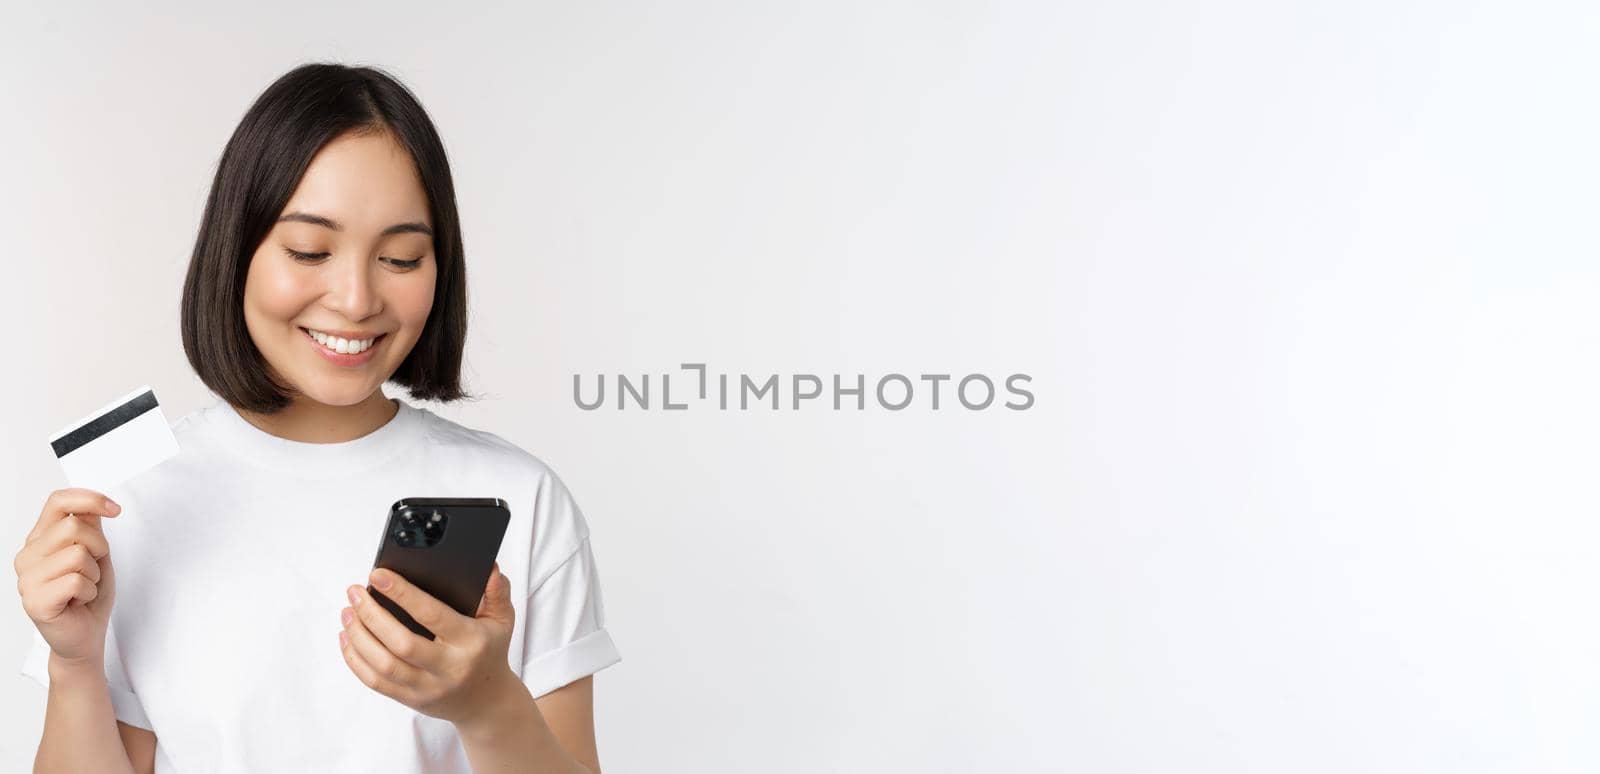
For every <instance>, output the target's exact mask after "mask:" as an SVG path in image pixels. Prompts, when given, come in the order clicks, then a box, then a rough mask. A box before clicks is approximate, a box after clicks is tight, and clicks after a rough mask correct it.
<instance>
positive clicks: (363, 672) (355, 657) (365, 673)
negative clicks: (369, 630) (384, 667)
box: [339, 629, 399, 701]
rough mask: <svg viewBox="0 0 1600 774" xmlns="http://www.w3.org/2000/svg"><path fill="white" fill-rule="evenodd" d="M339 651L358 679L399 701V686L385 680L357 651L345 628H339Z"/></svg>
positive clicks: (363, 683)
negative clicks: (397, 694)
mask: <svg viewBox="0 0 1600 774" xmlns="http://www.w3.org/2000/svg"><path fill="white" fill-rule="evenodd" d="M339 653H340V654H341V655H343V656H344V664H345V666H347V667H349V668H350V671H351V672H354V673H355V675H356V679H358V680H360V681H361V684H362V685H365V686H367V687H368V688H371V689H372V690H374V691H377V692H378V693H381V694H383V695H385V696H388V697H389V698H391V699H394V700H396V701H399V697H398V696H396V695H395V694H396V693H397V692H398V691H399V686H396V685H393V684H391V683H389V682H388V681H386V680H384V679H383V677H381V676H380V675H379V674H378V670H376V669H373V668H372V665H371V664H368V663H367V662H366V659H363V658H362V657H361V654H360V653H359V652H357V651H356V647H355V643H354V642H352V641H351V640H350V633H349V632H347V631H345V630H344V629H340V630H339Z"/></svg>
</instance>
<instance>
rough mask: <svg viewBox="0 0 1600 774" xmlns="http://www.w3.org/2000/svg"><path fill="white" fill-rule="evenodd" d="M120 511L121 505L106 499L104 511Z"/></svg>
mask: <svg viewBox="0 0 1600 774" xmlns="http://www.w3.org/2000/svg"><path fill="white" fill-rule="evenodd" d="M121 511H122V506H120V505H117V504H116V503H114V502H112V501H110V500H107V501H106V513H120V512H121Z"/></svg>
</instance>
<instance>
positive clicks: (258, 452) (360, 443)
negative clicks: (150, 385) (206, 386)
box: [210, 398, 423, 480]
mask: <svg viewBox="0 0 1600 774" xmlns="http://www.w3.org/2000/svg"><path fill="white" fill-rule="evenodd" d="M389 400H392V401H394V402H395V404H396V405H398V406H399V410H398V411H396V412H395V415H394V416H393V417H391V418H390V419H389V421H388V422H386V423H384V425H383V426H382V427H379V428H378V429H376V430H373V431H372V432H370V433H367V434H366V435H363V436H361V437H360V438H354V439H351V440H349V441H339V442H336V443H308V442H305V441H291V440H289V439H287V438H279V437H278V436H275V435H273V434H271V433H269V432H267V431H265V430H262V429H261V428H259V427H256V426H255V425H252V424H250V422H249V420H246V419H245V418H244V417H243V416H241V415H240V414H239V411H238V409H236V408H234V406H233V405H232V404H230V403H228V402H227V401H225V400H222V399H220V398H219V399H218V400H217V402H216V403H215V404H214V405H213V406H212V407H211V411H210V413H211V415H212V417H213V420H214V421H213V424H215V425H216V427H217V430H218V434H219V436H220V439H221V440H222V443H223V445H224V446H225V447H227V448H228V450H229V451H232V452H234V453H235V454H238V455H239V456H241V457H243V458H245V459H246V460H248V461H250V462H253V463H256V464H258V465H261V466H263V467H267V468H271V469H273V470H277V471H280V472H283V473H289V474H292V475H294V476H296V477H299V478H304V479H319V480H325V479H334V478H341V477H348V476H349V475H350V474H351V473H354V472H358V471H365V470H370V469H371V468H373V467H376V466H378V465H381V464H383V463H385V462H388V461H389V460H391V459H393V458H394V457H395V456H397V455H399V454H400V453H401V452H404V451H406V450H407V449H410V448H413V447H414V446H415V445H416V442H417V441H418V440H420V436H421V432H420V431H421V429H422V412H423V410H422V409H419V408H417V407H415V406H412V405H411V404H409V403H407V402H405V401H403V400H400V399H398V398H390V399H389Z"/></svg>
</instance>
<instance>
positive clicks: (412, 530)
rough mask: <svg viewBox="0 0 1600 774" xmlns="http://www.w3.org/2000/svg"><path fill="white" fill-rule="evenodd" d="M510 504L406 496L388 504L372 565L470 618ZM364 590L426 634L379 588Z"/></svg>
mask: <svg viewBox="0 0 1600 774" xmlns="http://www.w3.org/2000/svg"><path fill="white" fill-rule="evenodd" d="M510 522H511V509H510V507H509V506H507V505H506V502H505V501H504V500H501V499H499V498H497V497H407V498H404V499H401V500H397V501H395V504H394V505H392V506H390V507H389V521H388V523H387V524H385V525H384V527H383V539H382V540H380V541H379V542H378V556H377V558H375V559H373V561H372V567H373V569H377V568H379V567H382V568H384V569H387V570H393V571H394V572H397V573H399V574H400V576H401V577H403V578H405V579H406V580H407V581H410V582H411V584H412V585H414V586H416V587H417V588H420V589H422V590H423V591H426V592H428V593H429V594H431V595H433V597H434V598H435V599H438V600H439V601H441V602H443V603H445V604H447V605H449V606H450V607H451V608H453V609H454V610H455V611H456V612H458V613H460V614H462V615H464V616H467V617H468V618H471V617H473V616H474V615H476V614H477V612H478V603H479V602H481V601H482V600H483V588H484V586H486V585H488V583H489V573H490V572H492V571H493V570H494V562H495V557H496V556H498V555H499V554H500V541H501V540H503V539H504V538H505V536H506V525H507V524H509V523H510ZM367 592H368V593H370V594H371V595H372V598H373V599H374V600H376V601H377V602H378V604H380V605H382V606H383V609H385V610H388V611H389V612H390V613H393V614H394V617H395V618H397V619H399V620H400V623H403V624H405V625H406V628H408V629H410V630H411V631H414V632H416V633H417V634H420V635H422V636H423V637H426V638H428V639H430V640H431V639H433V638H434V635H433V632H431V631H428V628H427V627H426V626H423V625H422V624H420V623H417V621H416V619H414V618H412V617H411V615H410V614H409V613H407V612H406V611H405V610H404V609H403V608H401V607H400V606H399V605H397V604H395V603H394V602H393V601H392V600H390V599H389V598H388V597H385V596H384V595H383V593H382V592H380V591H378V590H377V589H375V588H373V587H372V586H371V585H368V586H367Z"/></svg>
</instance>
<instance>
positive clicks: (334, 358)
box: [300, 327, 389, 368]
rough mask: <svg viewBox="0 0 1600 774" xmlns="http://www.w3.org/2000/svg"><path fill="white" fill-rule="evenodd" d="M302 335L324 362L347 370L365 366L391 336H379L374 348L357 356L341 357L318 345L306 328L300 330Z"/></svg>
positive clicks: (335, 332) (373, 343) (368, 348)
mask: <svg viewBox="0 0 1600 774" xmlns="http://www.w3.org/2000/svg"><path fill="white" fill-rule="evenodd" d="M318 330H319V331H321V332H322V333H329V334H335V335H337V333H338V331H322V330H321V329H320V328H319V329H318ZM300 333H302V334H303V338H305V340H306V343H307V344H310V345H311V348H312V349H314V350H316V351H317V354H319V355H321V356H322V359H323V360H326V361H328V362H330V363H332V364H334V365H336V366H343V367H345V368H354V367H356V366H360V365H363V364H365V363H366V362H367V361H368V360H371V359H372V357H373V355H374V354H375V353H376V352H377V351H378V347H380V346H383V342H384V340H385V339H388V338H389V334H387V333H380V334H378V337H377V340H376V341H374V342H372V346H370V347H367V348H366V350H365V351H363V352H360V353H358V354H355V355H341V354H339V353H337V352H334V351H333V350H330V349H328V348H327V347H324V346H322V345H321V344H318V343H317V340H316V339H313V338H311V332H310V331H308V330H306V329H305V328H303V327H302V328H301V329H300ZM345 338H353V337H345Z"/></svg>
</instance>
